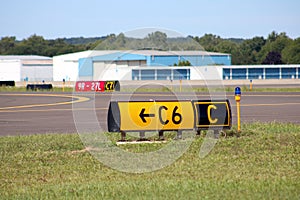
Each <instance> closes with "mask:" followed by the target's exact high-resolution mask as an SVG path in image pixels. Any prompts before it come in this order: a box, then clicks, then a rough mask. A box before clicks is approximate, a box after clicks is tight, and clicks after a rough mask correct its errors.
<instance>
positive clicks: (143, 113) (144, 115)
mask: <svg viewBox="0 0 300 200" xmlns="http://www.w3.org/2000/svg"><path fill="white" fill-rule="evenodd" d="M139 116H140V118H141V120H142V121H143V122H144V123H146V122H147V121H146V119H145V117H155V114H145V108H143V109H142V110H141V112H140V115H139Z"/></svg>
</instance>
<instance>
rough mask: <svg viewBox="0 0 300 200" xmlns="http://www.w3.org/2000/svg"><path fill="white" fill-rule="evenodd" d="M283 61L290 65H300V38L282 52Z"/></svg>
mask: <svg viewBox="0 0 300 200" xmlns="http://www.w3.org/2000/svg"><path fill="white" fill-rule="evenodd" d="M282 59H283V61H284V62H285V63H288V64H299V63H300V38H297V39H295V40H294V41H293V42H292V43H291V45H289V46H287V47H286V48H284V50H283V51H282Z"/></svg>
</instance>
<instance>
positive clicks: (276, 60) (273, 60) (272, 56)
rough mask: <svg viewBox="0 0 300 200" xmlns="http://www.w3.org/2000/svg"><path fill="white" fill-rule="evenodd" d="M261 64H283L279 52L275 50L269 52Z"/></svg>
mask: <svg viewBox="0 0 300 200" xmlns="http://www.w3.org/2000/svg"><path fill="white" fill-rule="evenodd" d="M262 64H266V65H278V64H283V62H282V60H281V54H280V53H279V52H275V51H271V52H269V53H268V55H267V57H266V58H265V60H264V61H263V62H262Z"/></svg>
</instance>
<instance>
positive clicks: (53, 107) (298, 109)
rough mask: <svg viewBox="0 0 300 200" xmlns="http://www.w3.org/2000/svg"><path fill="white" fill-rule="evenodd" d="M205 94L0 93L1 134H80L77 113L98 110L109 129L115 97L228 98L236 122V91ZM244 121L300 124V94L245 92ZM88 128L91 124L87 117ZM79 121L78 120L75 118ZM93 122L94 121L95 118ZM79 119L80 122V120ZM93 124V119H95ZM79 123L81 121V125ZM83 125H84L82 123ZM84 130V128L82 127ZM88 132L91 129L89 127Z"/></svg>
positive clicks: (243, 104) (160, 98)
mask: <svg viewBox="0 0 300 200" xmlns="http://www.w3.org/2000/svg"><path fill="white" fill-rule="evenodd" d="M220 95H221V94H220V93H219V94H213V96H212V97H211V95H210V94H205V93H197V94H191V93H177V94H171V93H134V94H129V93H120V92H118V93H117V92H115V93H97V94H92V93H90V94H89V93H81V94H71V93H0V135H2V136H4V135H26V134H36V133H39V134H40V133H41V134H43V133H76V132H77V130H76V125H75V122H74V118H73V114H74V115H75V116H81V115H82V116H84V114H85V112H90V111H91V110H92V111H95V116H96V117H95V119H96V121H97V123H99V124H100V127H101V128H103V130H107V127H106V117H107V110H108V105H109V102H110V101H111V100H124V101H128V100H131V101H133V100H134V101H140V100H143V101H148V100H150V99H151V100H176V99H179V100H191V99H199V100H205V99H210V98H228V99H229V100H230V103H231V106H232V115H233V124H235V123H236V102H235V100H234V94H233V93H227V94H226V96H224V95H221V96H220ZM241 106H242V107H241V120H242V123H243V122H253V121H263V122H271V121H278V122H291V123H297V124H300V93H250V92H247V93H244V94H242V98H241ZM85 120H86V122H84V123H86V124H85V126H84V127H89V120H90V119H85ZM75 121H76V120H75ZM91 121H93V120H91ZM77 122H78V121H77ZM91 123H93V122H91ZM77 125H78V124H77ZM81 127H82V126H81ZM81 131H82V130H81ZM87 131H88V130H87Z"/></svg>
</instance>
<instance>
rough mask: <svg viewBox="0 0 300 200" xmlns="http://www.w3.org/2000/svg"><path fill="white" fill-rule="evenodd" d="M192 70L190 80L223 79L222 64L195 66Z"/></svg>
mask: <svg viewBox="0 0 300 200" xmlns="http://www.w3.org/2000/svg"><path fill="white" fill-rule="evenodd" d="M190 70H191V71H190V72H191V76H190V80H222V67H220V66H195V67H191V68H190Z"/></svg>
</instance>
